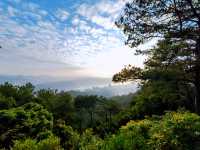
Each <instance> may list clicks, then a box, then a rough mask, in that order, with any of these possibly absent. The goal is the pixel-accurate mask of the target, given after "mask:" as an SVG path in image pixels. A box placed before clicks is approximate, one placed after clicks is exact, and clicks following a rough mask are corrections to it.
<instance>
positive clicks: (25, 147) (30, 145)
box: [12, 136, 62, 150]
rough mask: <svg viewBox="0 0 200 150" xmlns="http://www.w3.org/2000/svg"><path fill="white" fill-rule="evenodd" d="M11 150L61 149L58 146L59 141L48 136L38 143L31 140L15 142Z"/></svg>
mask: <svg viewBox="0 0 200 150" xmlns="http://www.w3.org/2000/svg"><path fill="white" fill-rule="evenodd" d="M12 150H62V148H61V146H60V139H59V138H58V137H55V136H50V137H48V138H47V139H44V140H41V141H40V142H38V143H37V142H36V140H33V139H26V140H20V141H15V143H14V146H13V148H12Z"/></svg>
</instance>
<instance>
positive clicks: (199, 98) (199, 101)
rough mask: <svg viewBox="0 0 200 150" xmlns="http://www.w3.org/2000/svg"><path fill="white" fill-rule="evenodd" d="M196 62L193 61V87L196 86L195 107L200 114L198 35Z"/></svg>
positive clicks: (199, 50) (198, 40) (199, 42)
mask: <svg viewBox="0 0 200 150" xmlns="http://www.w3.org/2000/svg"><path fill="white" fill-rule="evenodd" d="M195 55H196V63H195V78H194V79H195V81H194V83H195V88H196V91H195V92H196V94H195V96H196V97H195V108H196V113H198V114H200V37H199V38H198V39H197V43H196V51H195Z"/></svg>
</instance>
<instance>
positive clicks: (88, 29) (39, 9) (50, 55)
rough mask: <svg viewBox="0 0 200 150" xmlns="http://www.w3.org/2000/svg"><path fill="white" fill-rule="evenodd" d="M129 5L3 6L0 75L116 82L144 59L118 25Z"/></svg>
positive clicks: (34, 0)
mask: <svg viewBox="0 0 200 150" xmlns="http://www.w3.org/2000/svg"><path fill="white" fill-rule="evenodd" d="M124 4H125V1H124V0H0V45H1V47H2V48H1V49H0V74H4V75H30V76H39V75H41V76H46V75H47V76H53V77H68V78H75V77H88V76H94V77H112V75H113V74H115V73H116V72H118V71H120V70H121V69H122V68H123V67H124V66H125V65H128V64H133V65H135V66H142V64H143V61H144V57H142V56H134V49H131V48H129V47H128V46H126V45H124V42H125V36H124V34H123V33H122V31H121V30H119V29H117V27H116V26H115V25H114V22H115V20H116V19H117V18H118V17H119V15H120V14H121V12H122V10H123V7H124Z"/></svg>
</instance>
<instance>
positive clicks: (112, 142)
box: [102, 112, 200, 150]
mask: <svg viewBox="0 0 200 150" xmlns="http://www.w3.org/2000/svg"><path fill="white" fill-rule="evenodd" d="M199 141H200V116H198V115H197V114H193V113H189V112H168V113H166V114H165V115H164V116H163V117H162V119H158V118H149V119H144V120H140V121H130V122H129V123H127V125H126V126H123V127H121V129H120V131H119V133H118V134H116V135H112V136H110V137H108V138H107V139H106V140H105V141H104V143H103V146H102V149H103V150H132V149H140V150H146V149H149V150H155V149H156V150H169V149H176V150H179V149H180V150H193V149H197V148H198V147H199V146H200V142H199Z"/></svg>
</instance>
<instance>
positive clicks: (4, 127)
mask: <svg viewBox="0 0 200 150" xmlns="http://www.w3.org/2000/svg"><path fill="white" fill-rule="evenodd" d="M0 122H1V123H0V143H1V144H0V147H8V146H10V145H12V143H13V140H16V139H20V138H25V137H34V138H37V137H38V135H39V133H40V132H44V131H47V130H51V129H52V126H53V117H52V114H50V113H49V112H48V111H47V110H46V109H44V108H43V107H42V106H41V105H39V104H36V103H27V104H25V105H23V106H21V107H16V108H11V109H7V110H1V111H0ZM38 138H39V137H38Z"/></svg>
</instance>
